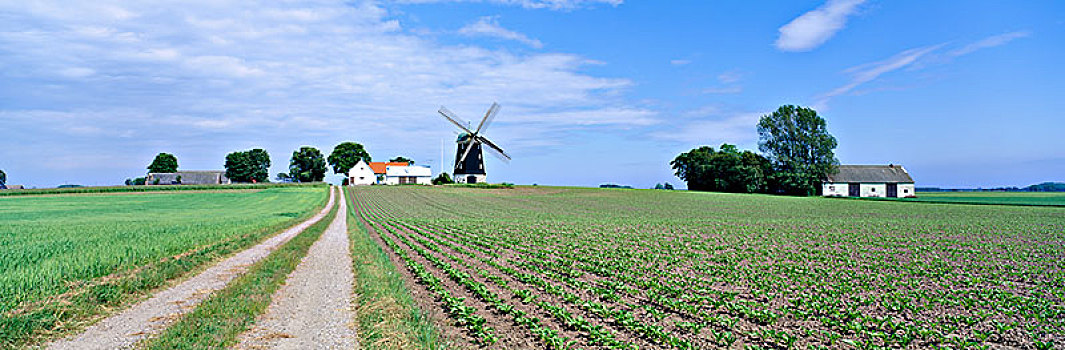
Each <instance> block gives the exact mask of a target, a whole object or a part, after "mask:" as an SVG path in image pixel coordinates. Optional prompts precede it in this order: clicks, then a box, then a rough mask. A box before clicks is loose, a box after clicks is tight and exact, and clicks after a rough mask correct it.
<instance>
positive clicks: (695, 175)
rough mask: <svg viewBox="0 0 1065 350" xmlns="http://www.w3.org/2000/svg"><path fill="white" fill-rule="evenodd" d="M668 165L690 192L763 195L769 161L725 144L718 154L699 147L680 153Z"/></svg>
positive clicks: (766, 184)
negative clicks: (685, 183) (686, 183)
mask: <svg viewBox="0 0 1065 350" xmlns="http://www.w3.org/2000/svg"><path fill="white" fill-rule="evenodd" d="M670 165H672V166H673V170H675V171H676V174H677V177H680V178H681V179H682V180H684V181H686V182H688V189H689V190H693V191H715V192H733V193H764V192H766V191H768V189H769V180H768V177H767V175H768V174H769V172H770V164H769V160H768V159H766V158H765V157H763V156H761V155H758V154H757V153H754V152H751V151H742V152H741V151H740V150H739V149H737V148H736V146H734V145H730V144H727V143H726V144H723V145H721V149H720V150H714V148H713V147H710V146H702V147H699V148H696V149H693V150H691V151H688V152H685V153H681V154H680V155H679V156H677V158H676V159H674V160H673V162H671V163H670Z"/></svg>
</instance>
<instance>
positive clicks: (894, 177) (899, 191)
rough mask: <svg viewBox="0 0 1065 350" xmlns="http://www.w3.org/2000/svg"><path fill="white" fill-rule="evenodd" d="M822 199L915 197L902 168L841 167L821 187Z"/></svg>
mask: <svg viewBox="0 0 1065 350" xmlns="http://www.w3.org/2000/svg"><path fill="white" fill-rule="evenodd" d="M821 187H822V188H821V193H823V194H824V196H825V197H886V198H905V197H916V196H917V194H916V193H915V188H914V184H913V178H912V177H910V174H909V173H908V172H906V168H903V167H902V166H901V165H894V164H889V165H840V166H839V171H837V172H836V173H835V174H829V175H828V179H827V180H825V181H824V183H822V184H821Z"/></svg>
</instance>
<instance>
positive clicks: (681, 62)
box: [669, 60, 692, 66]
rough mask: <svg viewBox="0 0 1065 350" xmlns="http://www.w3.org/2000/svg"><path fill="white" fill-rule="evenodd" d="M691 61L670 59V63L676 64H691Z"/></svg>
mask: <svg viewBox="0 0 1065 350" xmlns="http://www.w3.org/2000/svg"><path fill="white" fill-rule="evenodd" d="M691 63H692V61H691V60H670V61H669V64H672V65H674V66H684V65H689V64H691Z"/></svg>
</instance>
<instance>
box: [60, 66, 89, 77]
mask: <svg viewBox="0 0 1065 350" xmlns="http://www.w3.org/2000/svg"><path fill="white" fill-rule="evenodd" d="M95 73H96V71H95V70H92V69H91V68H85V67H70V68H66V69H63V70H60V71H59V75H62V76H64V77H67V78H84V77H87V76H90V75H93V74H95Z"/></svg>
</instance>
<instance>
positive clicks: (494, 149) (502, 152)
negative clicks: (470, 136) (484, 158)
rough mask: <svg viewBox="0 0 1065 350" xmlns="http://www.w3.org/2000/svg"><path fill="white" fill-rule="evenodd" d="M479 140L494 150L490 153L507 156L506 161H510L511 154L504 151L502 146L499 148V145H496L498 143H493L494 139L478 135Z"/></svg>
mask: <svg viewBox="0 0 1065 350" xmlns="http://www.w3.org/2000/svg"><path fill="white" fill-rule="evenodd" d="M477 140H478V141H481V143H483V144H485V145H487V146H488V149H489V150H491V151H492V152H490V153H492V154H494V155H496V156H500V157H502V158H506V159H505V160H504V161H510V156H509V155H507V152H504V151H503V149H502V148H499V146H496V144H494V143H492V141H489V140H488V139H487V138H484V137H483V136H478V137H477ZM497 153H498V154H497Z"/></svg>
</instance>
